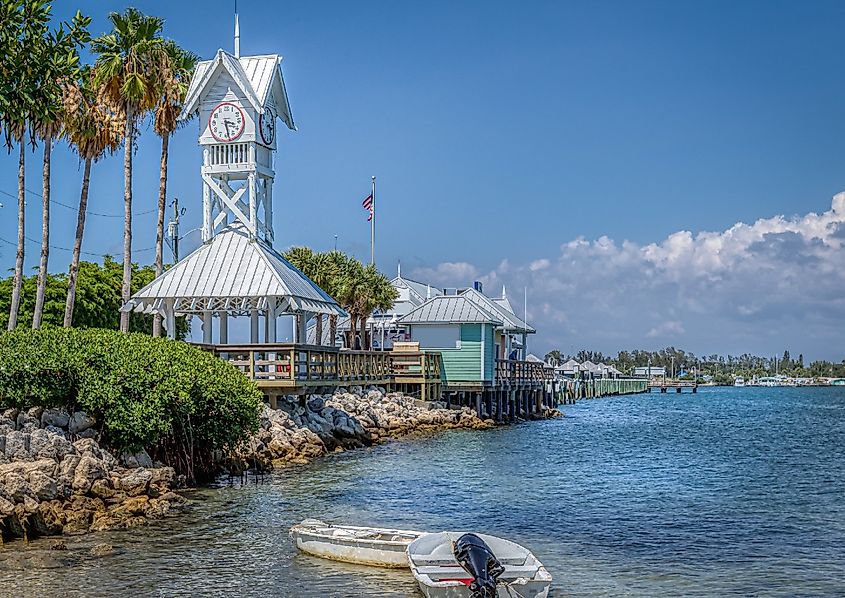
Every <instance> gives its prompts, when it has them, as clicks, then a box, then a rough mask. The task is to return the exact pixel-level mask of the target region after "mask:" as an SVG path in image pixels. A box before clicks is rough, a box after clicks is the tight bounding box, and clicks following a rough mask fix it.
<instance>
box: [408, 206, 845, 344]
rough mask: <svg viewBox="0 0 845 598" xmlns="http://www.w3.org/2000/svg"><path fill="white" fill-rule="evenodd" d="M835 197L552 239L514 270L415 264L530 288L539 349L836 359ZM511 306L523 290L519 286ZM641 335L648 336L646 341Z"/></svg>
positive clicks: (842, 274) (841, 305)
mask: <svg viewBox="0 0 845 598" xmlns="http://www.w3.org/2000/svg"><path fill="white" fill-rule="evenodd" d="M843 243H845V193H840V194H838V195H836V196H835V197H834V198H833V201H832V203H831V208H830V209H829V210H827V211H825V212H822V213H821V214H816V213H809V214H806V215H803V216H795V217H791V218H787V217H784V216H774V217H772V218H762V219H760V220H757V221H756V222H754V223H753V224H745V223H737V224H735V225H734V226H732V227H730V228H729V229H727V230H725V231H721V232H700V233H695V234H694V233H692V232H690V231H678V232H675V233H673V234H671V235H669V236H668V237H666V238H665V239H663V240H662V241H659V242H654V243H649V244H645V245H643V244H638V243H633V242H630V241H622V242H621V243H620V242H617V241H615V240H613V239H611V238H609V237H606V236H602V237H600V238H599V239H596V240H594V241H588V240H586V239H584V238H581V237H579V238H577V239H574V240H571V241H568V242H564V243H562V244H561V245H560V253H559V255H557V256H550V257H538V258H537V259H535V260H531V261H529V262H528V263H527V264H525V265H518V264H513V263H510V262H508V261H507V260H503V261H502V262H501V263H500V264H499V265H498V266H497V267H496V268H494V269H493V270H492V271H490V272H488V273H487V274H482V273H481V270H480V269H479V268H478V267H476V266H474V265H472V264H469V263H466V262H456V263H443V264H439V265H438V266H435V267H433V268H420V269H418V270H417V271H415V272H414V275H415V276H416V277H418V278H419V279H421V280H423V281H428V280H431V281H432V283H436V284H439V285H440V284H446V285H450V286H467V285H469V284H470V283H471V282H472V281H473V280H476V279H479V278H480V279H481V280H482V281H483V282H484V284H485V289H486V290H487V291H488V293H489V292H493V291H494V290H495V292H498V291H499V289H501V285H502V284H507V286H508V288H510V289H514V290H516V289H520V290H521V289H522V288H523V287H524V286H527V287H528V289H529V291H528V294H529V304H528V312H529V318H531V319H532V320H533V321H534V323H535V324H536V326H537V328H538V330H539V334H538V335H537V337H536V339H535V340H534V342H535V346H537V348H538V350H545V349H548V348H552V345H554V346H557V347H558V348H560V349H562V350H564V351H569V350H570V348H573V349H575V350H577V349H579V348H582V347H585V348H595V349H599V350H602V351H605V352H608V351H616V350H618V349H622V348H632V347H641V346H645V345H648V344H649V343H652V344H656V345H658V346H659V345H660V343H664V342H665V343H673V344H681V343H683V346H684V348H687V349H688V350H692V351H696V352H707V353H713V352H733V353H741V352H744V351H751V352H758V353H762V354H768V352H775V351H779V352H780V351H783V350H784V349H785V348H789V350H790V351H791V352H793V353H795V354H797V353H799V352H804V353H805V355H812V356H817V357H825V358H832V359H837V360H839V359H842V358H843V357H845V324H843V323H845V246H843ZM518 294H519V295H520V296H519V301H518V302H519V303H521V299H522V297H521V295H522V293H521V292H519V293H518ZM647 339H648V340H647Z"/></svg>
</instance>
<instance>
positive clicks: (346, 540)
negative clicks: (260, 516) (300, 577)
mask: <svg viewBox="0 0 845 598" xmlns="http://www.w3.org/2000/svg"><path fill="white" fill-rule="evenodd" d="M423 535H424V532H415V531H410V530H400V529H384V528H378V527H357V526H354V525H332V524H330V523H325V522H323V521H319V520H317V519H306V520H305V521H303V522H302V523H299V524H297V525H294V526H293V527H292V528H290V537H291V538H292V539H293V541H294V543H295V544H296V547H297V548H298V549H299V550H301V551H302V552H305V553H307V554H310V555H313V556H319V557H322V558H325V559H331V560H334V561H343V562H346V563H357V564H359V565H374V566H376V567H407V566H408V557H407V555H406V554H405V549H406V548H407V547H408V545H409V544H410V543H411V542H413V541H414V540H416V539H417V538H419V537H421V536H423Z"/></svg>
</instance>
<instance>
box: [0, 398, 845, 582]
mask: <svg viewBox="0 0 845 598" xmlns="http://www.w3.org/2000/svg"><path fill="white" fill-rule="evenodd" d="M565 411H566V414H567V417H566V418H564V419H560V420H554V421H546V422H535V423H531V424H522V425H517V426H511V427H507V428H500V429H497V430H492V431H485V432H473V431H453V432H450V433H445V434H440V435H434V436H421V437H416V438H413V439H408V440H405V441H402V442H394V443H390V444H387V445H382V446H378V447H374V448H371V449H365V450H360V451H353V452H348V453H344V454H340V455H334V456H332V457H329V458H326V459H323V460H320V461H319V462H316V463H313V464H311V465H308V466H296V467H291V468H288V469H285V470H282V471H279V472H277V473H274V474H273V475H269V476H266V478H265V480H264V483H262V484H252V483H250V484H247V485H245V486H243V487H227V486H225V485H223V486H222V487H219V488H212V489H203V490H199V491H197V492H196V493H195V498H196V499H197V500H196V501H195V502H194V503H193V506H192V507H191V508H190V509H189V510H188V511H187V512H186V513H184V514H182V515H180V516H177V517H174V518H170V519H168V520H167V521H166V522H163V523H159V524H155V525H152V526H149V527H146V528H141V529H135V530H129V531H116V532H107V533H101V534H92V535H90V536H84V537H76V538H67V539H65V542H66V544H67V550H66V551H61V552H57V551H51V550H49V546H50V543H51V542H52V540H49V539H48V540H38V541H35V542H32V543H31V544H30V545H28V546H24V545H23V544H21V543H15V544H11V545H8V546H7V547H6V548H5V549H4V550H2V551H0V595H26V596H63V597H70V596H113V595H117V594H133V595H153V596H155V595H162V596H189V595H190V596H201V595H209V596H211V595H214V596H218V595H221V594H222V595H239V596H269V595H272V596H291V597H294V596H296V597H310V596H314V597H317V596H320V597H322V596H350V597H353V596H379V597H387V596H389V597H393V596H397V597H398V596H418V595H419V594H417V593H416V590H415V586H414V583H413V581H412V580H411V579H410V575H409V574H408V573H407V572H402V571H385V570H380V569H371V568H367V567H356V566H353V565H344V564H340V563H332V562H329V561H323V560H320V559H314V558H311V557H307V556H304V555H300V554H298V553H297V552H296V550H295V549H294V548H293V547H292V545H291V543H290V541H289V539H288V535H287V530H288V528H289V527H290V526H291V525H292V524H293V523H295V522H297V521H299V520H301V519H303V518H305V517H321V518H325V519H329V520H337V521H345V522H349V523H358V524H362V525H384V526H394V527H409V528H421V529H433V530H437V529H443V528H452V529H455V528H464V529H478V530H484V531H487V532H490V533H494V534H498V535H502V536H506V537H508V538H512V539H514V540H516V541H518V542H520V543H522V544H525V545H527V546H529V547H530V548H531V549H532V550H533V551H534V552H535V553H536V554H537V555H538V556H539V557H540V558H541V559H542V560H543V562H544V563H545V564H546V565H547V567H548V568H549V569H550V571H551V572H552V574H553V575H554V576H555V583H554V591H553V594H552V595H553V596H608V595H623V594H624V595H628V596H655V595H683V596H727V595H737V596H739V595H742V596H745V595H760V596H763V595H765V596H794V595H813V596H825V595H829V596H835V595H841V594H842V588H843V587H845V550H843V548H842V547H843V546H845V389H840V388H828V389H761V388H744V389H733V388H728V389H704V390H702V391H700V392H699V394H697V395H688V394H684V395H657V394H654V395H637V396H631V397H614V398H608V399H599V400H592V401H584V402H580V403H579V404H577V405H574V406H569V407H567V408H565ZM102 542H107V543H109V544H112V545H114V546H115V547H116V548H117V551H116V553H115V554H113V555H111V556H106V557H97V556H94V555H93V554H91V548H92V547H93V546H94V545H96V544H97V543H102Z"/></svg>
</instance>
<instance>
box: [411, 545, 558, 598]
mask: <svg viewBox="0 0 845 598" xmlns="http://www.w3.org/2000/svg"><path fill="white" fill-rule="evenodd" d="M462 535H463V532H441V533H438V534H426V535H424V536H422V537H420V538H418V539H416V540H414V541H413V542H411V544H410V545H409V546H408V550H407V552H408V561H409V562H410V564H411V573H413V574H414V578H415V579H416V580H417V583H418V584H419V586H420V590H422V593H423V594H425V596H426V598H471V596H472V593H471V591H470V588H469V584H470V583H472V581H473V578H472V576H471V575H470V574H469V573H467V572H466V571H465V570H464V568H463V567H461V566H460V565H459V564H458V561H457V560H456V559H455V555H454V553H453V543H454V542H455V540H457V539H458V538H460V537H461V536H462ZM478 536H479V537H480V538H481V539H482V540H484V542H486V543H487V545H488V546H489V547H490V549H491V550H492V551H493V554H494V555H495V557H496V559H498V561H499V562H500V563H501V564H502V565H503V566H504V568H505V570H504V572H503V573H502V574H501V575H500V576H499V578H498V594H499V596H502V597H508V598H509V597H511V596H512V597H514V598H516V597H520V598H546V597H547V596H548V594H549V586H551V584H552V576H551V574H550V573H549V572H548V571H546V568H545V567H544V566H543V564H542V563H541V562H540V561H539V560H537V557H535V556H534V555H533V554H532V553H531V551H530V550H528V549H527V548H525V547H523V546H520V545H519V544H516V543H515V542H511V541H510V540H505V539H502V538H497V537H496V536H488V535H486V534H478Z"/></svg>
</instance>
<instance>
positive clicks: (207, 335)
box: [202, 309, 214, 345]
mask: <svg viewBox="0 0 845 598" xmlns="http://www.w3.org/2000/svg"><path fill="white" fill-rule="evenodd" d="M211 319H212V314H211V310H210V309H206V310H204V311H203V312H202V342H203V343H205V344H206V345H210V344H212V343H213V342H214V339H213V338H212V337H211V331H212V326H211Z"/></svg>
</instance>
